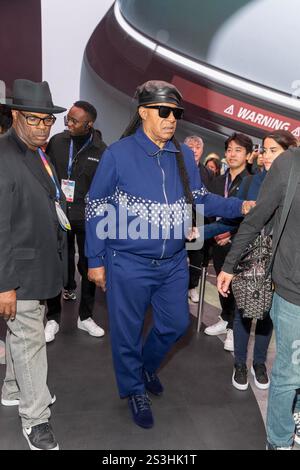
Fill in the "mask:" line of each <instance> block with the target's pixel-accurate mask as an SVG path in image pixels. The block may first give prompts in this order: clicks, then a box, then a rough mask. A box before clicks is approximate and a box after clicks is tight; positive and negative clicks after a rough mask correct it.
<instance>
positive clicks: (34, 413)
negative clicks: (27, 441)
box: [2, 300, 51, 427]
mask: <svg viewBox="0 0 300 470" xmlns="http://www.w3.org/2000/svg"><path fill="white" fill-rule="evenodd" d="M44 310H45V308H44V306H42V305H41V304H40V302H39V301H38V300H18V301H17V315H16V318H15V320H13V321H11V320H9V321H8V322H7V335H6V375H5V379H4V384H3V387H2V398H3V399H5V400H16V399H18V400H20V404H19V415H20V417H21V420H22V426H23V427H31V426H36V425H37V424H41V423H45V422H47V421H48V419H49V417H50V410H49V404H50V403H51V395H50V392H49V390H48V387H47V371H48V366H47V355H46V343H45V333H44V324H43V319H44Z"/></svg>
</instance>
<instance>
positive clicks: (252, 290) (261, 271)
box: [232, 149, 300, 320]
mask: <svg viewBox="0 0 300 470" xmlns="http://www.w3.org/2000/svg"><path fill="white" fill-rule="evenodd" d="M290 151H292V152H293V153H294V158H293V163H292V167H291V171H290V174H289V180H288V185H287V190H286V195H285V199H284V204H283V209H282V213H281V217H280V222H279V228H278V235H277V237H276V241H275V243H274V244H273V252H272V238H271V236H270V235H268V236H266V235H265V234H264V231H262V232H261V233H260V235H258V236H257V237H256V238H255V239H254V241H252V242H251V243H250V244H249V245H248V247H247V248H246V250H245V251H244V252H243V253H242V255H241V258H240V259H239V261H238V262H237V263H236V265H235V266H234V269H233V273H234V274H235V276H234V277H233V279H232V292H233V295H234V297H235V301H236V305H237V307H238V309H239V310H240V312H241V314H242V316H243V317H244V318H251V319H257V320H263V319H264V318H265V317H266V316H267V315H268V313H269V311H270V309H271V306H272V298H273V292H274V286H273V283H272V275H271V273H272V268H273V264H274V259H275V255H276V251H277V248H278V245H279V242H280V239H281V236H282V233H283V230H284V227H285V224H286V220H287V218H288V215H289V212H290V208H291V205H292V201H293V199H294V196H295V192H296V188H297V184H298V182H299V180H300V155H297V152H295V150H294V149H290ZM298 151H299V149H298ZM298 153H299V152H298Z"/></svg>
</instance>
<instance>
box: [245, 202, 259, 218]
mask: <svg viewBox="0 0 300 470" xmlns="http://www.w3.org/2000/svg"><path fill="white" fill-rule="evenodd" d="M255 206H256V202H255V201H244V202H243V204H242V214H243V215H246V214H248V212H250V210H251V209H252V207H255Z"/></svg>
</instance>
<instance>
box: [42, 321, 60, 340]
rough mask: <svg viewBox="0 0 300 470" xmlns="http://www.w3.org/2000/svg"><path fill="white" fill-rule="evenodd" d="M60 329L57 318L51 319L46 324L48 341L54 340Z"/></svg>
mask: <svg viewBox="0 0 300 470" xmlns="http://www.w3.org/2000/svg"><path fill="white" fill-rule="evenodd" d="M58 331H59V324H58V323H57V322H56V321H55V320H49V321H47V323H46V326H45V339H46V343H50V342H51V341H54V339H55V335H56V333H58Z"/></svg>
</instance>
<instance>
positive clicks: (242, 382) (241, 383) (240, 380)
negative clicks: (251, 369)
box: [232, 364, 249, 390]
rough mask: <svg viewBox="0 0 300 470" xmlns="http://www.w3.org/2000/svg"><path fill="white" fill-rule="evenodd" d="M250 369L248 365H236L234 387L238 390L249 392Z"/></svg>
mask: <svg viewBox="0 0 300 470" xmlns="http://www.w3.org/2000/svg"><path fill="white" fill-rule="evenodd" d="M247 375H248V369H247V366H246V364H235V365H234V369H233V375H232V385H233V386H234V387H235V388H236V389H237V390H247V388H248V385H249V382H248V378H247Z"/></svg>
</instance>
